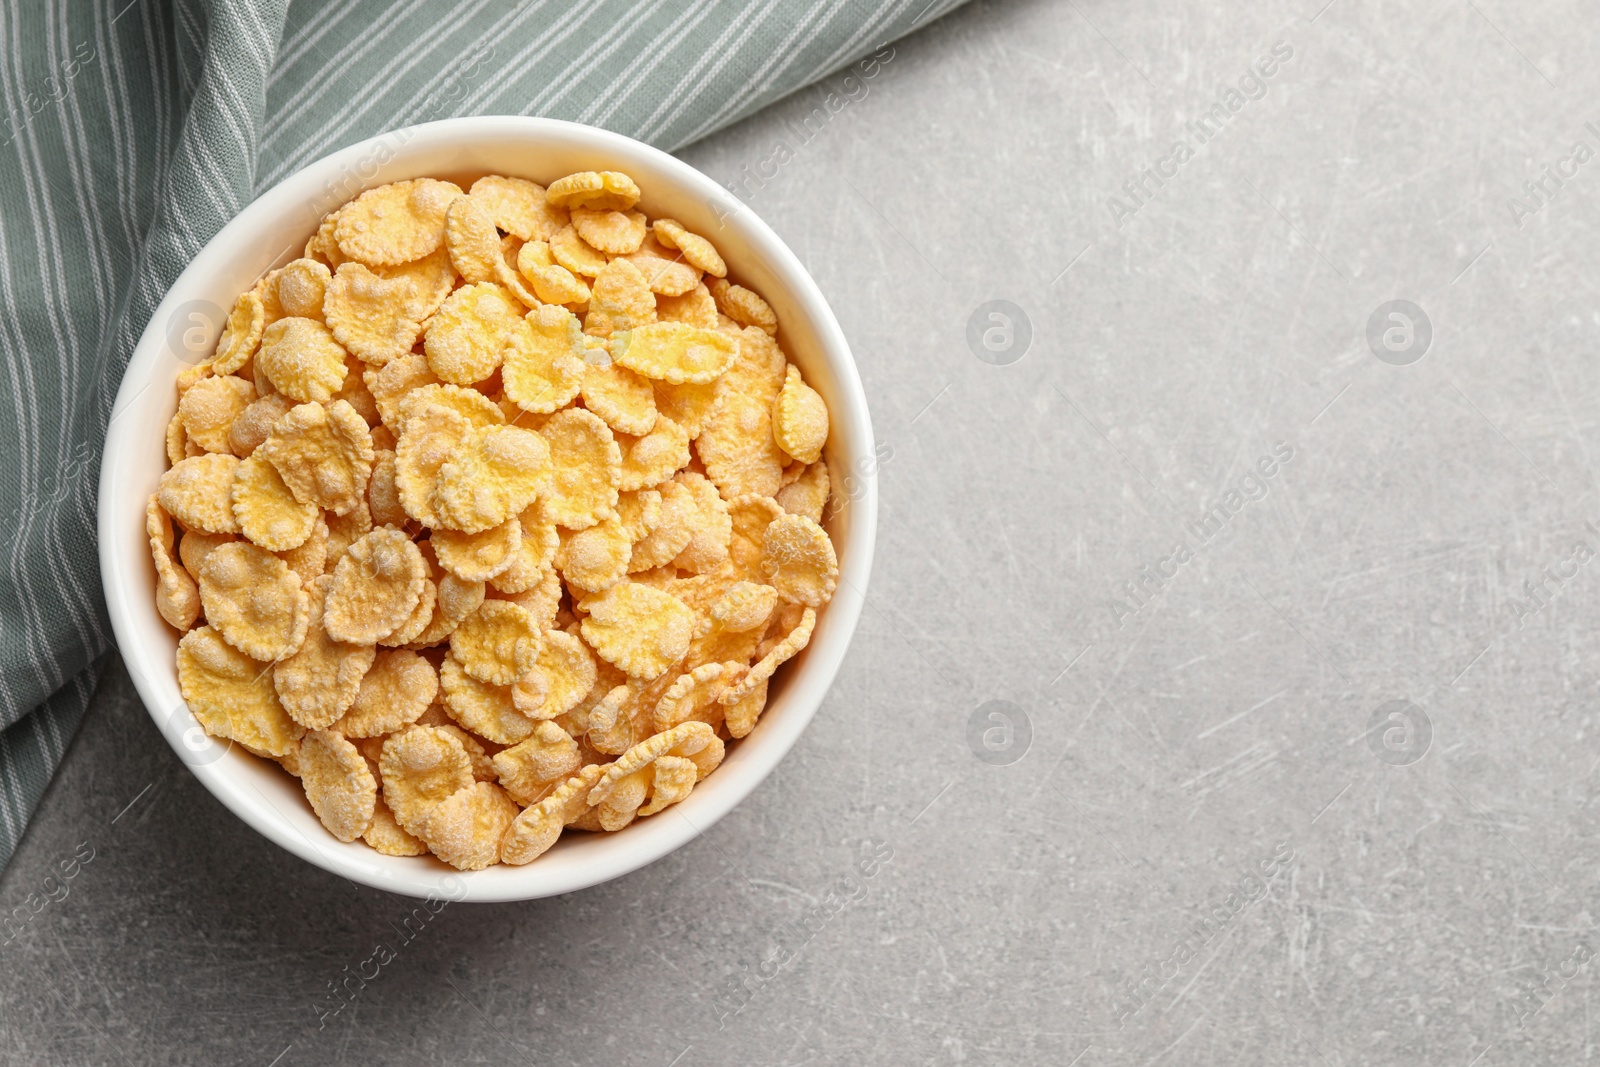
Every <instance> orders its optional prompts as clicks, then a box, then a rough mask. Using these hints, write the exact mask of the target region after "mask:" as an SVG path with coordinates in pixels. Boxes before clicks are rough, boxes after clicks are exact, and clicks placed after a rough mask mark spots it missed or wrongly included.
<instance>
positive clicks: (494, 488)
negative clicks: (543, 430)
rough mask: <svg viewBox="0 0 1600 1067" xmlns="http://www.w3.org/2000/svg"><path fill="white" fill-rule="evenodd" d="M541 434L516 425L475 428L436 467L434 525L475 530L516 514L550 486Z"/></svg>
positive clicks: (547, 452) (546, 450) (546, 449)
mask: <svg viewBox="0 0 1600 1067" xmlns="http://www.w3.org/2000/svg"><path fill="white" fill-rule="evenodd" d="M550 468H551V450H550V446H549V445H548V444H547V443H546V441H545V438H543V437H541V436H540V435H539V434H538V433H535V432H534V431H532V430H524V429H522V428H521V427H519V426H490V427H488V428H486V429H481V430H477V431H476V432H475V433H474V434H473V436H472V437H470V438H469V439H468V440H467V442H466V444H465V446H464V447H463V448H462V449H461V451H460V452H459V453H458V454H457V455H455V456H453V457H452V458H450V459H447V460H446V461H445V462H444V463H443V464H441V465H440V467H439V477H438V482H437V483H436V485H435V486H434V491H433V507H434V512H435V514H437V515H438V517H439V519H440V522H439V525H440V526H442V527H444V528H446V529H452V530H459V531H462V532H464V533H480V532H482V531H485V530H488V529H489V528H490V527H493V526H499V525H500V524H501V523H504V522H505V521H506V520H507V519H509V518H511V517H512V516H515V515H518V514H520V513H521V512H522V511H523V509H525V508H526V507H528V505H530V504H532V503H533V502H534V500H536V499H537V498H538V496H539V494H540V493H541V492H542V491H543V490H544V489H545V487H546V486H547V485H549V484H550V479H551V469H550Z"/></svg>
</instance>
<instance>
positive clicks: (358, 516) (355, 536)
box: [313, 500, 372, 574]
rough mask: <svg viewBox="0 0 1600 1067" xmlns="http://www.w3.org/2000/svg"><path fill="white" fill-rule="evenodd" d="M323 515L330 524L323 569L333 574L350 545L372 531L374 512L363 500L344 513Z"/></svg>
mask: <svg viewBox="0 0 1600 1067" xmlns="http://www.w3.org/2000/svg"><path fill="white" fill-rule="evenodd" d="M323 517H324V519H325V520H326V522H327V525H328V547H327V556H326V558H325V559H324V560H323V563H324V564H325V566H324V568H323V569H324V570H325V571H326V572H327V573H328V574H332V573H333V568H334V567H336V566H338V564H339V561H340V560H341V559H343V558H344V554H345V552H347V551H349V549H350V546H351V545H353V544H355V543H356V542H357V541H359V540H361V539H362V538H363V537H365V536H367V534H368V533H370V532H372V512H370V511H368V510H367V502H366V501H365V500H362V501H361V502H360V503H359V504H357V505H356V506H355V507H353V508H351V509H350V510H349V511H347V512H345V513H344V514H343V515H334V514H332V513H331V512H326V513H324V516H323ZM313 536H315V535H313Z"/></svg>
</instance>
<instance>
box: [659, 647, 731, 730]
mask: <svg viewBox="0 0 1600 1067" xmlns="http://www.w3.org/2000/svg"><path fill="white" fill-rule="evenodd" d="M743 670H744V664H742V663H706V664H702V665H701V666H698V667H696V668H695V669H694V670H692V671H690V672H689V673H688V674H685V675H682V676H681V677H679V678H678V680H677V681H675V682H673V683H672V687H671V688H670V689H668V690H667V692H666V695H665V696H663V697H662V698H661V700H660V702H659V703H657V704H656V710H655V728H656V732H657V733H661V732H663V731H666V730H670V729H672V728H673V727H674V726H677V725H679V724H680V723H685V722H690V721H694V722H703V723H705V724H707V725H708V726H710V727H711V728H712V729H713V730H715V729H716V728H717V727H718V726H720V725H721V724H722V720H723V715H724V710H723V707H722V705H721V704H719V703H717V697H719V696H721V695H722V691H723V689H725V688H726V687H727V683H728V679H729V678H730V677H732V676H733V675H735V674H736V673H740V672H742V671H743Z"/></svg>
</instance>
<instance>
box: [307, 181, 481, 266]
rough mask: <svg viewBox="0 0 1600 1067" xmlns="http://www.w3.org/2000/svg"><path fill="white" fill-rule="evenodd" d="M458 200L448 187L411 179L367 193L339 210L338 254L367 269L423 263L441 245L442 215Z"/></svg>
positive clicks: (453, 188) (336, 225)
mask: <svg viewBox="0 0 1600 1067" xmlns="http://www.w3.org/2000/svg"><path fill="white" fill-rule="evenodd" d="M461 195H462V193H461V190H460V189H458V188H457V187H456V186H454V185H452V184H450V183H449V182H441V181H436V180H434V179H433V178H415V179H412V180H411V181H403V182H394V183H393V184H390V185H380V186H378V187H377V188H375V189H368V190H367V191H366V192H364V193H362V194H361V195H360V196H358V197H356V199H354V200H352V201H351V202H350V203H348V204H346V205H345V206H344V207H342V208H340V209H339V212H338V217H337V219H336V221H335V222H334V226H333V238H334V241H335V242H337V245H338V249H339V251H340V252H341V253H342V254H344V255H345V256H348V257H349V258H351V259H359V260H360V261H361V262H363V263H365V264H367V265H368V266H373V267H377V266H390V265H393V264H397V263H409V262H411V261H412V260H414V259H421V258H422V257H423V256H426V255H428V254H429V253H430V252H433V251H435V250H436V249H438V247H439V246H440V245H441V244H443V243H444V220H445V214H446V212H448V211H449V210H450V205H451V203H452V202H454V201H455V200H456V198H458V197H460V196H461Z"/></svg>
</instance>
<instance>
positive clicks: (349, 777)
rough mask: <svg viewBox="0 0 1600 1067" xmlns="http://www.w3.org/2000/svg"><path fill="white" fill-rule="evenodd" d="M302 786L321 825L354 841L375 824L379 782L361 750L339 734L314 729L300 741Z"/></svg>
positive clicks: (345, 839) (299, 760)
mask: <svg viewBox="0 0 1600 1067" xmlns="http://www.w3.org/2000/svg"><path fill="white" fill-rule="evenodd" d="M298 764H299V768H300V783H301V784H302V785H303V786H305V790H306V799H307V800H309V801H310V802H311V810H312V811H314V812H316V813H317V818H318V819H321V820H322V825H323V826H325V827H327V828H328V832H329V833H331V834H332V835H333V836H334V837H337V838H338V839H339V840H340V841H354V840H355V839H356V838H358V837H360V836H361V835H362V834H364V833H366V832H367V829H368V827H370V826H371V825H372V816H373V811H374V809H375V808H376V806H377V802H378V783H377V781H376V779H375V778H374V776H373V774H372V771H371V769H370V768H369V767H368V766H367V761H366V759H365V758H364V757H363V756H362V755H361V752H360V750H359V749H357V748H356V746H355V745H353V744H351V743H350V742H349V741H347V740H345V739H344V738H343V737H341V736H340V735H338V734H336V733H331V732H329V731H326V730H313V731H311V732H310V733H308V734H306V735H305V737H303V738H302V739H301V740H300V748H299V753H298Z"/></svg>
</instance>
